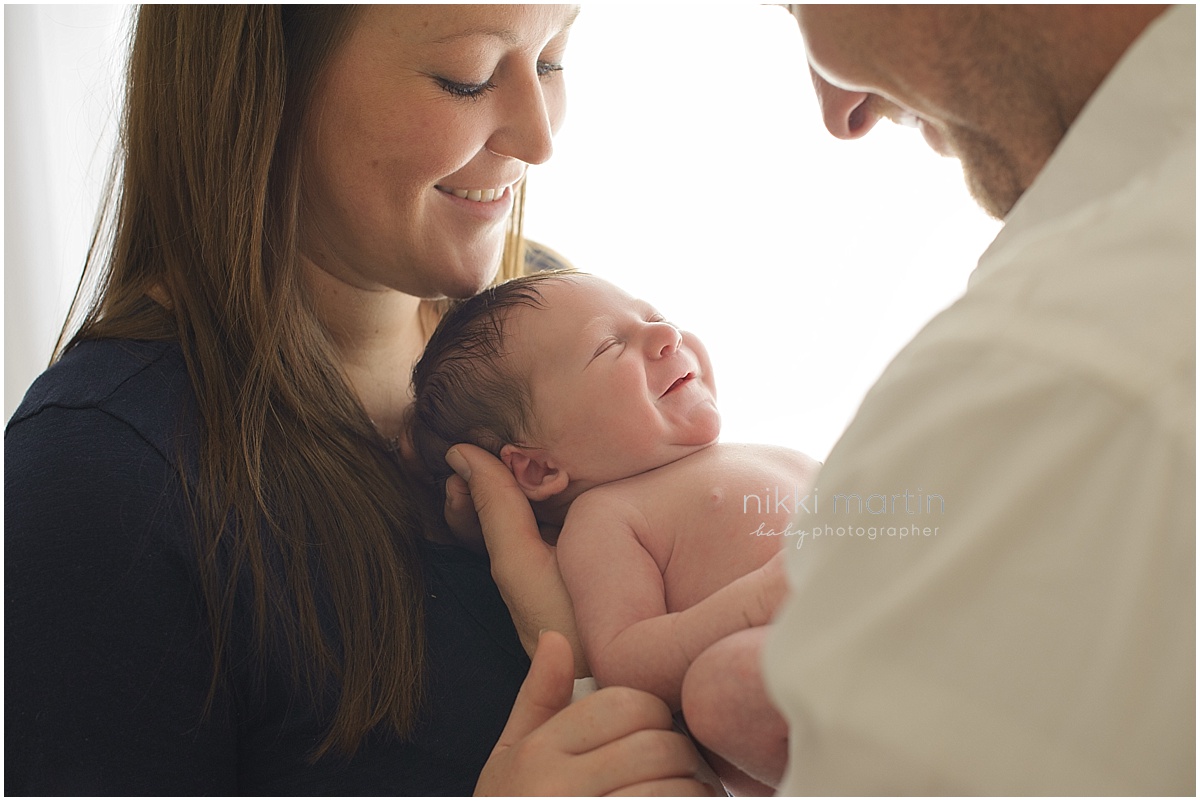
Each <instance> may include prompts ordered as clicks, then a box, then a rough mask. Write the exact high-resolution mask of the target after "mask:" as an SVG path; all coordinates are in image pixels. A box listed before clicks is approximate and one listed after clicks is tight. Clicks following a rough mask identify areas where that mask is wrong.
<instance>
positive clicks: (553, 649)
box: [496, 631, 575, 749]
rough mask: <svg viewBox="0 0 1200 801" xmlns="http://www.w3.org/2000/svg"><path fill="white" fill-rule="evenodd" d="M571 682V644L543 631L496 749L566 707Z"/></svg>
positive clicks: (572, 681) (504, 746)
mask: <svg viewBox="0 0 1200 801" xmlns="http://www.w3.org/2000/svg"><path fill="white" fill-rule="evenodd" d="M574 684H575V663H574V656H573V655H572V653H571V645H570V643H568V642H567V639H566V637H564V636H563V635H561V634H559V633H558V632H557V631H545V632H542V634H541V636H540V637H538V644H537V650H536V651H535V653H534V655H533V662H532V663H531V664H530V666H529V673H528V674H527V675H526V676H525V682H524V683H523V684H522V685H521V690H520V692H518V693H517V700H516V702H515V703H514V704H513V708H512V712H511V713H509V716H508V723H507V724H505V726H504V731H503V732H501V733H500V739H499V740H498V741H497V742H496V749H501V748H508V747H511V746H512V745H514V744H515V743H517V742H519V741H520V740H522V739H523V738H525V737H527V736H528V735H530V734H532V733H533V732H534V730H536V729H537V728H539V727H540V726H542V725H543V724H545V723H546V722H547V721H549V720H550V719H551V718H553V717H554V716H555V715H556V714H558V713H559V712H561V711H562V710H563V709H566V708H567V706H568V705H569V704H570V703H571V691H572V689H573V687H574Z"/></svg>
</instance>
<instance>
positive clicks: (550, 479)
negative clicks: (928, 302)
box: [500, 445, 570, 501]
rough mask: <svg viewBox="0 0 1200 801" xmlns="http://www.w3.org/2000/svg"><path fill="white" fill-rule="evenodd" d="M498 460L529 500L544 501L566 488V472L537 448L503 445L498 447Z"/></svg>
mask: <svg viewBox="0 0 1200 801" xmlns="http://www.w3.org/2000/svg"><path fill="white" fill-rule="evenodd" d="M500 461H502V462H504V464H505V466H506V467H508V469H509V470H510V471H511V472H512V474H513V478H515V479H516V480H517V485H518V486H520V488H521V491H522V492H524V493H525V497H526V498H528V499H529V500H531V501H544V500H546V499H547V498H551V497H553V496H555V495H557V494H558V493H560V492H562V491H563V490H565V489H566V488H567V484H568V483H569V481H570V478H569V477H568V476H567V472H566V471H565V470H563V469H562V468H560V467H558V466H557V465H555V464H554V462H553V460H551V459H550V458H549V455H548V454H547V453H546V452H545V451H543V450H541V449H539V448H525V447H522V446H520V445H505V446H504V447H502V448H501V449H500Z"/></svg>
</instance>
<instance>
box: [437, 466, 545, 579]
mask: <svg viewBox="0 0 1200 801" xmlns="http://www.w3.org/2000/svg"><path fill="white" fill-rule="evenodd" d="M446 464H448V465H450V469H452V470H453V471H454V472H455V473H457V474H458V475H459V476H460V477H461V478H462V480H463V481H464V482H466V485H467V491H468V494H469V496H470V499H471V503H472V504H473V505H474V507H475V511H476V513H477V514H478V516H479V524H480V526H481V527H482V529H483V535H484V538H485V539H486V540H487V543H488V551H489V552H490V553H492V558H493V559H496V558H497V557H499V558H503V559H508V558H514V557H519V556H520V555H521V554H523V553H526V552H528V551H529V550H530V545H532V544H536V545H539V546H545V543H543V542H542V538H541V536H540V535H539V533H538V526H537V520H536V519H534V516H533V509H531V508H530V506H529V501H528V500H527V499H526V498H525V493H523V492H521V488H520V487H518V486H517V482H516V479H514V478H513V476H512V473H511V472H509V470H508V468H507V467H505V466H504V463H503V462H501V461H500V460H499V459H497V458H496V457H495V456H492V455H491V454H490V453H488V452H487V451H485V450H483V449H482V448H477V447H475V446H474V445H455V446H454V447H453V448H451V449H450V450H449V451H448V452H447V453H446ZM538 550H542V549H538Z"/></svg>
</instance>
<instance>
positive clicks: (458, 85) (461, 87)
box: [433, 61, 563, 100]
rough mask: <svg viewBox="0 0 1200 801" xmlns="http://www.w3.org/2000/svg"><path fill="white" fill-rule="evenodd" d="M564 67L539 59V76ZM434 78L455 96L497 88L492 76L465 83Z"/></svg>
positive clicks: (470, 96)
mask: <svg viewBox="0 0 1200 801" xmlns="http://www.w3.org/2000/svg"><path fill="white" fill-rule="evenodd" d="M562 69H563V65H562V64H558V63H555V62H550V61H539V62H538V63H537V74H538V77H539V78H545V77H547V76H549V75H553V74H554V73H556V72H562ZM433 79H434V80H435V81H437V83H438V86H440V87H442V90H443V91H445V92H447V93H449V94H451V95H454V96H455V97H462V98H466V99H468V100H473V99H478V98H481V97H483V96H484V95H485V94H487V93H488V92H490V91H491V90H493V89H495V88H496V83H495V82H494V81H493V80H492V79H491V78H490V77H489V78H488V79H487V80H486V81H483V82H481V83H463V82H460V81H452V80H450V79H449V78H442V77H439V76H433Z"/></svg>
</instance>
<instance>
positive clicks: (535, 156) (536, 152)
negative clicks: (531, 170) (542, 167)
mask: <svg viewBox="0 0 1200 801" xmlns="http://www.w3.org/2000/svg"><path fill="white" fill-rule="evenodd" d="M563 106H564V103H563V93H562V87H561V83H560V84H559V85H558V86H544V85H543V84H542V82H541V81H540V80H539V79H538V77H537V75H536V74H535V75H532V76H529V77H528V78H526V79H524V80H522V82H521V83H520V84H519V85H514V86H513V87H512V90H511V91H510V92H508V94H507V96H506V98H505V102H504V106H503V116H502V117H501V120H500V125H499V126H497V128H496V130H495V131H494V132H493V133H492V135H491V137H490V138H489V139H488V142H487V149H488V150H490V151H491V152H493V153H495V154H496V155H498V156H506V157H508V158H514V159H518V160H520V161H523V162H525V163H526V164H542V163H544V162H546V161H548V160H549V159H550V156H551V155H553V154H554V134H555V132H556V131H557V130H558V128H559V126H560V125H561V124H562V117H563Z"/></svg>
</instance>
